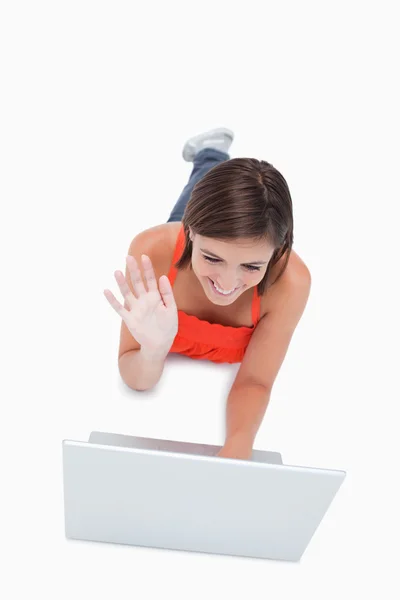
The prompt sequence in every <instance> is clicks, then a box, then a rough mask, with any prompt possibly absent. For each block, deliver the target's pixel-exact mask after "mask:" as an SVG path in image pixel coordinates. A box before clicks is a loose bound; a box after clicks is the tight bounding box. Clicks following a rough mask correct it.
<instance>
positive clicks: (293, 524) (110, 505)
mask: <svg viewBox="0 0 400 600" xmlns="http://www.w3.org/2000/svg"><path fill="white" fill-rule="evenodd" d="M220 449H221V446H213V445H208V444H199V443H191V442H182V441H173V440H163V439H153V438H146V437H135V436H128V435H120V434H116V433H105V432H100V431H93V432H92V433H91V434H90V437H89V441H88V442H80V441H73V440H63V442H62V451H63V486H64V515H65V535H66V537H67V538H69V539H76V540H88V541H95V542H111V543H116V544H130V545H133V546H146V547H153V548H163V549H170V550H184V551H194V552H207V553H212V554H225V555H232V556H245V557H253V558H264V559H274V560H285V561H299V560H300V558H301V557H302V555H303V553H304V551H305V549H306V548H307V546H308V544H309V543H310V541H311V538H312V537H313V535H314V533H315V531H316V529H317V527H318V525H319V524H320V522H321V520H322V519H323V517H324V515H325V513H326V511H327V510H328V508H329V506H330V504H331V502H332V500H333V499H334V497H335V495H336V493H337V491H338V490H339V488H340V486H341V484H342V482H343V480H344V478H345V475H346V472H345V471H341V470H333V469H320V468H313V467H300V466H292V465H284V464H283V462H282V457H281V455H280V454H279V453H278V452H270V451H264V450H257V449H253V452H252V456H251V459H250V460H242V459H240V460H239V459H231V458H223V457H217V456H215V455H216V453H217V452H218V451H219V450H220Z"/></svg>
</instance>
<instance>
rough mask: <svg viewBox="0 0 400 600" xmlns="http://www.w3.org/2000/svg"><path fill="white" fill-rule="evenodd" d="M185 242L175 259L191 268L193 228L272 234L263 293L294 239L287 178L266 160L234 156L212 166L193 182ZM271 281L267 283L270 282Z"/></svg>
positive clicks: (222, 233) (228, 235)
mask: <svg viewBox="0 0 400 600" xmlns="http://www.w3.org/2000/svg"><path fill="white" fill-rule="evenodd" d="M182 224H183V228H184V233H185V247H184V249H183V253H182V256H181V257H180V259H179V260H178V261H177V262H176V263H175V265H174V266H175V267H176V268H177V269H184V268H185V267H186V266H187V265H188V264H190V268H191V269H192V241H191V239H190V237H189V226H190V227H191V228H192V230H193V233H195V234H196V233H197V234H199V235H203V236H205V237H210V238H214V239H218V240H223V241H225V240H238V239H239V238H250V239H252V240H254V241H255V242H258V241H263V240H268V242H269V243H270V244H271V245H272V246H273V247H274V248H275V250H274V253H273V254H272V257H271V260H270V261H269V263H268V266H267V270H266V273H265V275H264V277H263V278H262V280H261V281H260V283H259V284H258V286H257V292H258V294H259V295H262V294H263V293H264V291H265V288H266V286H267V283H268V284H269V282H268V278H269V275H270V272H271V269H272V267H273V266H274V265H275V264H276V263H277V262H278V261H279V260H280V259H281V258H282V256H283V255H284V254H285V252H286V258H285V260H284V265H283V268H282V270H281V272H280V273H279V275H278V277H276V279H275V281H274V282H273V283H271V284H270V285H273V284H274V283H275V282H276V281H277V280H278V279H279V278H280V277H281V275H282V274H283V272H284V271H285V269H286V266H287V263H288V260H289V256H290V252H291V249H292V245H293V207H292V199H291V196H290V191H289V188H288V185H287V183H286V180H285V178H284V177H283V176H282V175H281V173H280V172H279V171H278V170H277V169H275V167H273V165H272V164H270V163H268V162H266V161H265V160H257V159H256V158H232V159H230V160H226V161H223V162H221V163H219V164H218V165H216V166H215V167H213V168H212V169H210V170H209V171H208V172H207V173H206V174H205V176H204V177H203V178H202V179H201V180H200V181H198V182H197V183H196V185H195V186H194V188H193V190H192V193H191V196H190V199H189V201H188V203H187V204H186V207H185V211H184V214H183V217H182ZM270 285H268V287H270Z"/></svg>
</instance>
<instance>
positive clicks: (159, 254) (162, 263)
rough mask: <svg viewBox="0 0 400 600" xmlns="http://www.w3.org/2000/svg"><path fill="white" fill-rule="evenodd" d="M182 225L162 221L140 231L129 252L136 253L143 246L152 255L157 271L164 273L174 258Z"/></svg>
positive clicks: (144, 251)
mask: <svg viewBox="0 0 400 600" xmlns="http://www.w3.org/2000/svg"><path fill="white" fill-rule="evenodd" d="M180 225H181V223H180V222H171V223H161V225H155V226H154V227H149V228H148V229H144V230H143V231H140V232H139V233H137V234H136V235H135V237H134V238H133V240H132V242H131V244H130V247H129V250H128V254H135V253H136V252H137V248H141V251H142V252H143V253H145V254H148V256H149V257H150V259H151V261H152V263H153V266H154V267H155V270H156V272H157V271H158V272H161V273H163V272H164V271H165V268H166V265H168V264H169V263H170V262H171V260H172V255H173V251H174V248H175V243H176V238H177V235H178V232H179V229H180ZM135 258H136V259H138V258H140V257H136V256H135Z"/></svg>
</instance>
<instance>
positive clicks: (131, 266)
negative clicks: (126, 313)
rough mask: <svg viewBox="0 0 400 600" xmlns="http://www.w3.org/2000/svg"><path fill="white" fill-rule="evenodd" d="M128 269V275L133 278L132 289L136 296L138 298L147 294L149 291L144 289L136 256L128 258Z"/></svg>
mask: <svg viewBox="0 0 400 600" xmlns="http://www.w3.org/2000/svg"><path fill="white" fill-rule="evenodd" d="M126 267H127V270H128V274H129V276H130V278H131V282H132V287H133V289H134V291H135V294H136V295H137V296H138V297H139V296H142V295H143V294H146V293H147V290H146V288H145V287H144V283H143V279H142V274H141V272H140V269H139V267H138V264H137V262H136V259H135V257H134V256H131V255H128V256H127V257H126Z"/></svg>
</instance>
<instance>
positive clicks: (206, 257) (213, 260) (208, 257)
mask: <svg viewBox="0 0 400 600" xmlns="http://www.w3.org/2000/svg"><path fill="white" fill-rule="evenodd" d="M203 257H204V259H205V260H208V262H210V263H213V264H215V263H218V262H220V260H219V259H218V258H211V256H205V255H204V254H203ZM245 268H246V269H248V270H249V271H259V270H260V269H261V267H253V266H252V265H246V267H245Z"/></svg>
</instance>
